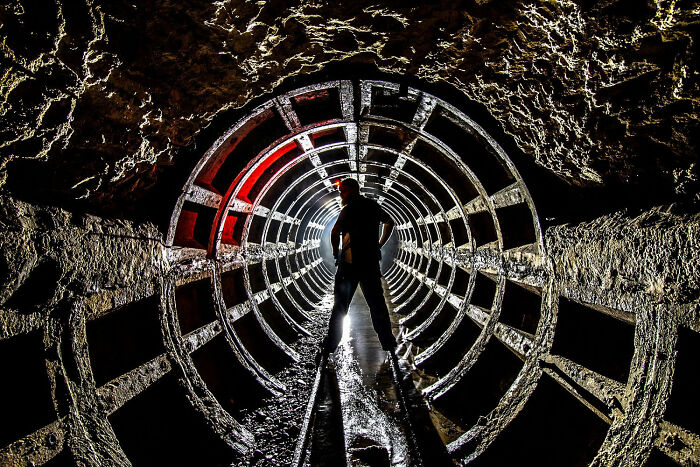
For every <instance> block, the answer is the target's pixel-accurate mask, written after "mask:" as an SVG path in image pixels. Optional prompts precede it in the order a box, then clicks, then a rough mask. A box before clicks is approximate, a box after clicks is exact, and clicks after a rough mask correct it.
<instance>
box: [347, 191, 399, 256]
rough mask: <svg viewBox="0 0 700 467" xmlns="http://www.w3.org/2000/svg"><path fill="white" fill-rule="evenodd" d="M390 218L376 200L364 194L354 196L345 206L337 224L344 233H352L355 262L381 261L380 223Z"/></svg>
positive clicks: (351, 245) (351, 241)
mask: <svg viewBox="0 0 700 467" xmlns="http://www.w3.org/2000/svg"><path fill="white" fill-rule="evenodd" d="M389 220H390V218H389V215H388V214H387V213H386V211H384V209H382V207H381V206H380V205H379V204H378V203H377V202H376V201H374V200H372V199H369V198H365V197H364V196H359V195H357V196H355V197H353V198H352V199H350V200H349V202H348V204H347V205H346V206H345V207H343V210H342V211H340V214H339V215H338V220H337V221H336V222H335V224H336V226H337V227H339V228H340V231H341V232H342V233H343V234H346V233H347V234H350V248H351V249H352V263H353V264H355V265H362V266H370V265H373V264H374V263H376V262H377V261H379V259H380V257H381V253H380V251H379V224H380V223H384V222H389ZM344 249H345V248H344Z"/></svg>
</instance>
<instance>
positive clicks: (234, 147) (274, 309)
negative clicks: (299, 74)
mask: <svg viewBox="0 0 700 467" xmlns="http://www.w3.org/2000/svg"><path fill="white" fill-rule="evenodd" d="M345 177H353V178H356V179H358V181H359V182H360V184H361V187H362V193H363V194H364V195H365V196H368V197H371V198H373V199H376V200H377V201H378V202H379V203H381V205H382V206H383V207H384V208H385V209H386V211H387V212H388V213H389V214H390V216H391V218H392V219H393V220H394V222H395V224H396V226H397V228H396V230H395V233H394V237H393V248H389V249H390V250H392V251H391V252H392V253H393V255H392V256H391V257H390V256H388V255H387V254H386V252H385V257H384V258H383V268H384V271H385V274H384V275H385V278H386V284H387V288H388V292H389V296H390V301H391V308H392V312H393V314H395V316H396V317H397V318H398V321H399V325H400V332H399V336H398V337H399V342H400V344H401V346H400V348H399V349H400V351H401V352H402V354H403V357H404V358H407V359H410V360H411V361H413V362H414V368H415V373H414V374H415V383H416V385H417V387H418V388H419V389H420V390H421V391H422V394H423V396H424V397H425V398H426V399H427V400H428V401H430V402H431V403H432V410H433V413H434V416H435V417H436V418H437V419H439V420H441V423H442V424H444V425H445V426H449V429H447V428H445V429H444V430H443V431H444V433H445V434H444V440H445V442H446V444H447V445H448V449H449V451H450V452H452V453H453V454H454V456H455V457H456V458H457V459H460V458H462V457H465V456H466V455H467V454H469V455H475V454H478V453H480V452H482V451H483V450H484V449H485V448H486V447H487V446H488V445H489V444H490V442H492V441H493V439H494V438H495V436H496V434H497V433H498V432H499V430H501V429H502V428H503V427H505V426H506V425H507V424H508V422H509V421H510V419H511V418H512V416H513V415H515V414H516V413H517V410H514V409H515V408H516V406H518V405H519V404H522V402H523V400H526V399H527V398H528V396H529V394H530V393H531V392H532V391H533V389H534V387H535V384H534V383H535V382H536V381H537V380H538V378H539V377H540V376H541V371H540V370H539V369H538V368H537V365H535V362H537V361H538V360H539V359H540V358H543V355H546V354H547V353H548V350H549V347H550V345H551V335H552V329H553V325H554V319H555V318H554V317H555V314H556V305H553V304H552V300H551V299H548V288H547V285H548V277H549V274H548V270H547V263H546V261H545V260H544V258H543V247H542V234H541V230H540V225H539V220H538V218H537V213H536V210H535V206H534V204H533V201H532V198H531V196H530V194H529V192H528V189H527V187H526V186H525V184H524V182H523V179H522V178H521V176H520V175H519V173H518V171H517V169H516V168H515V166H514V164H513V162H512V161H511V160H510V158H509V157H508V155H507V154H506V153H505V151H504V150H503V149H502V148H501V146H499V144H498V143H497V142H496V141H495V140H494V139H493V138H492V137H491V136H490V135H489V134H488V133H487V132H486V131H485V130H484V129H483V128H482V127H480V126H479V125H478V124H477V123H476V122H474V121H473V120H472V119H470V118H469V116H467V115H465V114H464V113H463V112H462V111H460V110H458V109H457V108H456V107H454V106H453V105H450V104H449V103H447V102H445V101H444V100H442V99H439V98H437V97H435V96H433V95H431V94H429V93H427V92H424V91H421V90H419V89H415V88H413V87H409V86H406V85H399V84H396V83H392V82H387V81H376V80H373V81H369V80H367V81H362V80H360V81H350V80H338V81H330V82H326V83H320V84H315V85H311V86H306V87H302V88H299V89H295V90H293V91H290V92H287V93H285V94H282V95H279V96H277V97H275V98H273V99H270V100H268V101H267V102H265V103H264V104H262V105H260V106H258V107H257V108H255V109H254V110H252V111H250V112H249V113H248V114H247V115H246V116H245V117H244V118H242V119H241V120H239V121H238V122H237V123H235V124H234V125H233V126H231V127H230V128H229V129H228V130H227V131H226V132H225V134H223V135H222V136H221V137H220V138H218V139H217V140H216V142H215V143H214V144H213V145H212V146H211V147H210V148H209V150H208V151H207V152H206V154H205V155H204V156H203V157H202V158H201V160H200V161H199V162H198V164H197V166H196V168H195V169H194V170H193V172H192V173H191V175H190V177H189V180H188V181H187V184H186V185H185V187H184V188H183V190H182V194H181V196H180V198H179V200H178V203H177V206H176V208H175V210H174V212H173V215H172V219H171V223H170V230H169V233H168V239H167V242H168V245H170V249H169V254H170V260H171V262H172V264H173V271H174V274H173V278H172V279H173V282H174V285H175V287H174V290H172V293H173V296H174V300H173V302H174V306H172V307H169V308H167V310H168V316H167V321H168V324H169V326H168V327H167V331H168V333H169V334H170V335H169V336H168V337H169V341H170V342H171V343H172V344H173V346H174V347H175V349H176V350H177V354H178V356H179V357H180V361H181V362H182V365H183V366H184V367H186V368H188V369H189V371H188V372H187V374H188V375H189V377H190V378H191V379H192V380H193V382H192V384H193V386H204V387H206V385H207V384H206V381H204V380H202V375H201V374H200V373H201V372H198V364H197V362H196V361H193V358H191V354H192V353H193V352H195V353H196V352H197V351H198V349H200V348H202V347H203V346H206V345H209V344H208V342H210V341H212V339H215V338H217V339H218V340H219V341H221V342H222V343H224V342H225V345H223V344H222V350H223V351H225V352H230V353H231V355H232V356H234V357H235V360H236V362H237V365H238V366H239V368H240V371H241V372H242V373H243V374H244V375H243V376H242V377H245V378H250V380H251V384H252V386H253V387H256V388H257V389H259V390H260V391H264V392H267V393H273V394H279V393H280V392H283V391H285V390H286V389H285V387H284V384H283V383H281V382H280V381H279V380H278V379H277V378H276V377H275V375H274V374H275V372H277V371H279V370H280V369H281V368H282V367H284V366H285V365H293V364H295V363H298V362H299V360H300V356H299V354H298V352H296V351H295V350H294V349H293V348H292V345H291V344H292V343H293V342H294V341H296V340H297V339H298V338H299V337H300V336H309V335H310V334H311V332H310V331H309V329H307V326H308V325H309V323H312V322H314V321H316V325H318V323H321V324H322V326H325V319H326V317H325V315H324V314H323V313H321V314H319V313H318V312H317V311H315V310H318V309H323V308H324V304H325V305H326V307H325V308H326V311H327V302H328V294H329V292H330V291H331V289H332V278H333V274H334V271H333V266H332V261H330V260H329V256H330V253H329V251H328V247H327V245H326V243H324V238H325V237H327V235H328V227H329V226H330V225H331V224H332V223H333V221H334V219H335V217H336V216H337V214H338V213H339V211H340V202H339V197H338V196H337V186H336V183H337V181H338V180H340V179H343V178H345ZM324 236H325V237H324ZM197 287H198V289H197V292H196V293H193V290H194V289H195V288H197ZM193 297H194V299H193ZM215 336H219V337H215ZM482 360H483V361H484V362H483V363H481V362H482ZM485 368H488V371H487V372H488V374H489V378H484V370H485ZM475 373H478V374H477V375H476V376H473V375H474V374H475ZM474 378H476V380H475V379H474ZM217 384H218V383H217ZM485 384H490V385H491V386H490V387H485V386H484V385H485ZM474 388H478V389H474ZM252 392H254V390H252ZM467 401H468V403H467ZM491 412H493V413H499V414H511V415H508V416H503V415H499V416H494V417H492V418H490V419H488V420H487V419H486V418H485V416H486V415H488V414H489V413H491ZM212 423H221V420H220V419H218V418H216V417H214V418H212ZM230 423H231V424H232V425H236V422H235V421H234V420H231V421H230ZM237 432H238V433H239V435H240V436H241V439H242V440H250V438H249V437H247V435H246V430H245V429H243V428H242V427H237ZM475 441H476V444H475ZM243 444H245V443H243ZM466 446H470V447H469V449H465V447H466Z"/></svg>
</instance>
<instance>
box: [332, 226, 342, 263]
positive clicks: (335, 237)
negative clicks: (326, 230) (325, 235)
mask: <svg viewBox="0 0 700 467" xmlns="http://www.w3.org/2000/svg"><path fill="white" fill-rule="evenodd" d="M339 246H340V226H338V223H337V222H336V223H335V224H333V228H332V229H331V249H332V250H333V259H338V247H339Z"/></svg>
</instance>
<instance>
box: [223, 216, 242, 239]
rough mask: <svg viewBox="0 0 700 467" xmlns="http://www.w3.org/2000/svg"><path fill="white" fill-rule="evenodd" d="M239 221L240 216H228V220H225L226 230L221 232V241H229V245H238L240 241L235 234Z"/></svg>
mask: <svg viewBox="0 0 700 467" xmlns="http://www.w3.org/2000/svg"><path fill="white" fill-rule="evenodd" d="M237 221H238V216H226V221H224V231H223V233H222V234H221V243H227V244H229V245H238V243H239V242H238V241H237V240H236V238H235V234H234V230H235V228H236V222H237Z"/></svg>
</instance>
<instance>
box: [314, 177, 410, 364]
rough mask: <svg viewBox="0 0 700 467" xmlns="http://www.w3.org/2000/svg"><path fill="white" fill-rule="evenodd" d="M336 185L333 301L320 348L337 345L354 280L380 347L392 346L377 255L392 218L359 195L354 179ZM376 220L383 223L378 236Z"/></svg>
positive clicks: (332, 235)
mask: <svg viewBox="0 0 700 467" xmlns="http://www.w3.org/2000/svg"><path fill="white" fill-rule="evenodd" d="M338 189H339V190H340V198H341V201H342V204H343V209H342V210H341V211H340V214H339V215H338V220H336V222H335V225H334V226H333V229H332V230H331V247H332V248H333V256H334V257H335V258H336V264H337V265H338V269H337V271H336V274H335V287H334V290H333V293H334V298H335V302H334V304H333V310H332V311H331V318H330V323H329V325H328V336H327V337H326V341H325V343H324V350H325V351H326V352H333V351H334V350H335V349H336V347H338V343H339V342H340V338H341V337H342V332H343V318H344V317H345V315H346V314H347V312H348V307H349V306H350V301H351V300H352V296H353V295H354V294H355V290H356V289H357V285H358V284H359V285H360V287H362V293H363V294H364V295H365V299H366V300H367V305H369V311H370V314H371V316H372V325H373V326H374V330H375V331H376V332H377V336H378V337H379V342H380V343H381V345H382V349H384V350H393V349H394V348H395V347H396V339H395V338H394V335H393V334H392V332H391V321H390V320H389V311H388V310H387V307H386V302H385V301H384V291H383V289H382V281H381V277H382V275H381V271H380V270H379V259H380V257H381V253H380V249H381V247H382V246H384V244H385V243H386V242H387V240H388V239H389V236H390V235H391V232H392V230H393V229H394V221H392V220H391V218H390V217H389V215H388V214H387V213H386V211H384V209H382V207H381V206H380V205H379V204H378V203H377V202H376V201H374V200H371V199H368V198H365V197H364V196H361V195H360V185H359V184H358V183H357V180H355V179H352V178H346V179H344V180H343V181H342V182H340V185H339V186H338ZM380 223H381V224H384V227H383V230H382V237H381V239H379V224H380ZM341 236H342V248H340V245H341Z"/></svg>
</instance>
